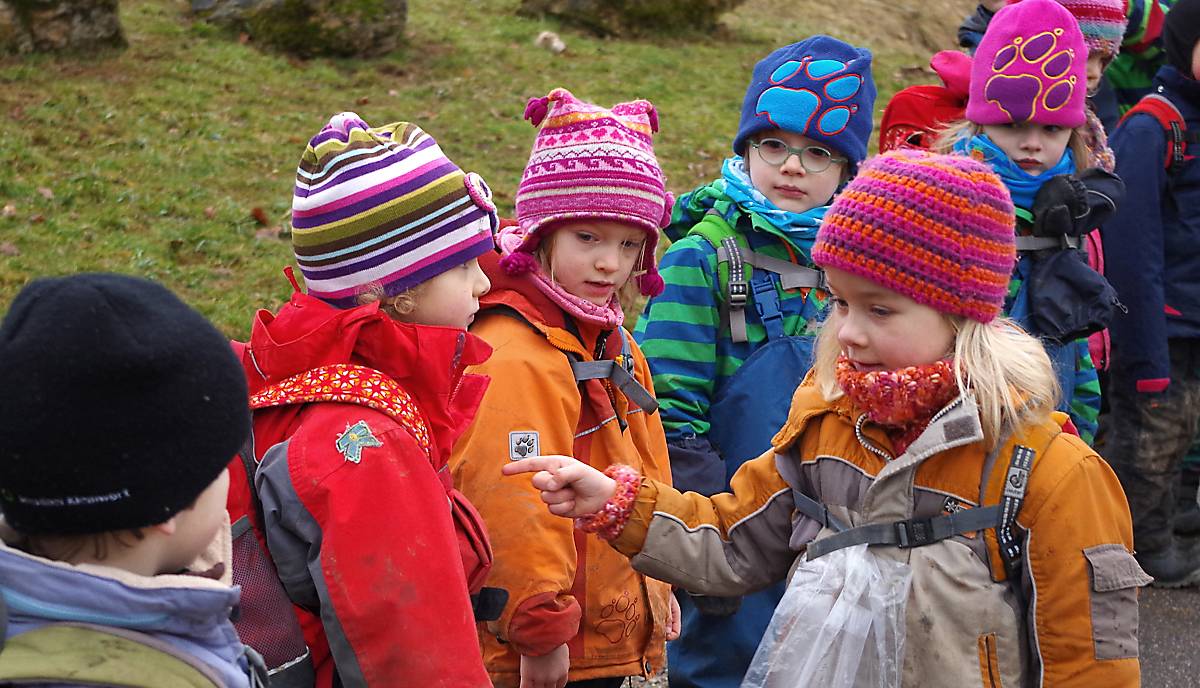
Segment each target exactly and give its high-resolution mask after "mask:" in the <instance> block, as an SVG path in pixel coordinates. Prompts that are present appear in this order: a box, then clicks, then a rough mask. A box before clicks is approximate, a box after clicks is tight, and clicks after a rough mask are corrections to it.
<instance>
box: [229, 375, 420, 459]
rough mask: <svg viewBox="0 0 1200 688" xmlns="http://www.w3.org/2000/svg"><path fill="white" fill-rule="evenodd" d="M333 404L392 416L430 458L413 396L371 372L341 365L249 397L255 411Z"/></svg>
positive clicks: (288, 380) (274, 386) (285, 382)
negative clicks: (276, 407) (342, 404)
mask: <svg viewBox="0 0 1200 688" xmlns="http://www.w3.org/2000/svg"><path fill="white" fill-rule="evenodd" d="M317 401H334V402H342V403H347V404H358V405H359V406H367V407H370V408H373V409H375V410H376V411H379V412H381V413H386V414H387V415H389V416H391V417H392V418H393V419H394V420H395V421H396V422H397V423H400V424H401V425H402V426H404V428H405V429H406V430H408V432H409V434H411V435H412V436H413V438H414V439H415V440H416V441H417V444H418V445H419V446H420V447H421V451H423V452H425V455H426V456H429V455H430V441H429V428H428V427H427V426H426V425H425V421H424V419H422V418H421V413H420V412H419V411H418V410H417V405H416V402H414V401H413V398H412V396H410V395H409V393H408V392H406V391H404V388H403V387H401V386H400V385H399V383H397V382H396V381H395V380H393V379H391V378H389V377H387V376H385V375H384V374H383V373H381V372H379V371H378V370H374V369H372V368H366V367H363V366H357V365H351V364H349V363H338V364H335V365H328V366H322V367H320V368H313V369H312V370H307V371H305V372H303V373H300V374H299V375H293V376H292V377H290V378H288V379H286V380H284V381H283V382H280V383H279V384H277V385H273V386H271V387H268V388H267V389H264V390H262V391H261V392H259V393H257V394H255V395H253V396H252V397H250V407H251V408H254V409H260V408H269V407H271V406H286V405H288V404H307V403H312V402H317Z"/></svg>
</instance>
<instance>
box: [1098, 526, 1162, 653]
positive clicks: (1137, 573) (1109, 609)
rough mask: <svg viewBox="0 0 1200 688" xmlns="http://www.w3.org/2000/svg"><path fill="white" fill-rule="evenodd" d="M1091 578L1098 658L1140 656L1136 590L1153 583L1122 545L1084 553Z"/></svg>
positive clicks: (1106, 546)
mask: <svg viewBox="0 0 1200 688" xmlns="http://www.w3.org/2000/svg"><path fill="white" fill-rule="evenodd" d="M1083 556H1085V557H1087V560H1088V565H1089V569H1090V572H1089V573H1090V576H1091V583H1092V584H1091V588H1090V590H1089V595H1090V598H1091V615H1092V643H1093V644H1094V645H1095V650H1096V659H1127V658H1136V657H1137V656H1138V637H1137V631H1138V603H1137V589H1138V588H1139V587H1141V586H1143V585H1147V584H1148V583H1150V581H1151V580H1153V579H1152V578H1151V577H1150V576H1148V575H1146V572H1145V571H1143V570H1142V567H1141V566H1139V565H1138V563H1137V560H1136V559H1134V557H1133V554H1132V553H1130V552H1129V550H1127V549H1125V547H1124V546H1123V545H1116V544H1112V545H1097V546H1095V547H1089V548H1087V549H1085V550H1083Z"/></svg>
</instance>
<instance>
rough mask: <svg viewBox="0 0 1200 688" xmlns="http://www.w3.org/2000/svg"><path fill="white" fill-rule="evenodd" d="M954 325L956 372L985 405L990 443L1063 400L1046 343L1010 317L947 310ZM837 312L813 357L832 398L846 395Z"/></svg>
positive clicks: (985, 427)
mask: <svg viewBox="0 0 1200 688" xmlns="http://www.w3.org/2000/svg"><path fill="white" fill-rule="evenodd" d="M943 317H945V318H946V320H947V322H948V323H949V324H950V326H951V327H953V328H954V333H955V335H954V354H953V355H954V363H955V365H954V377H955V381H956V382H957V383H958V388H959V389H960V390H963V391H964V392H970V393H971V395H972V396H973V397H974V398H975V403H976V404H977V405H978V406H979V422H980V425H982V426H983V435H984V440H985V441H986V442H987V444H988V445H989V446H990V445H992V444H994V443H995V442H997V441H998V440H999V438H1000V437H1001V436H1002V434H1003V433H1004V431H1005V430H1010V431H1012V432H1014V433H1018V434H1019V433H1020V432H1021V431H1022V430H1023V429H1025V428H1026V427H1028V426H1030V425H1033V424H1036V423H1039V422H1041V421H1043V420H1044V419H1045V418H1046V417H1047V416H1048V415H1049V414H1050V412H1051V411H1053V410H1054V408H1055V406H1057V404H1058V399H1059V388H1058V378H1057V377H1056V376H1055V374H1054V367H1053V365H1052V364H1051V363H1050V357H1049V356H1047V355H1046V350H1045V348H1043V347H1042V344H1041V342H1039V341H1038V340H1037V339H1034V338H1033V337H1031V336H1030V335H1028V334H1026V332H1025V331H1024V330H1022V329H1021V328H1020V326H1018V325H1017V324H1016V323H1015V322H1013V321H1011V320H1009V319H1008V318H996V319H995V320H993V321H992V322H990V323H981V322H979V321H977V320H971V319H968V318H964V317H962V316H960V315H944V316H943ZM837 320H838V315H837V313H836V312H834V313H831V314H830V315H829V317H828V318H826V320H825V322H824V323H823V324H822V325H821V332H820V334H819V335H818V336H817V349H816V353H815V355H814V358H813V375H814V379H815V382H816V384H817V388H818V389H820V390H821V394H822V396H824V398H825V400H826V401H833V400H835V399H838V398H840V397H841V396H842V394H843V393H842V389H841V387H839V386H838V383H837V371H836V364H837V359H838V356H839V354H841V345H840V344H839V343H838V341H837Z"/></svg>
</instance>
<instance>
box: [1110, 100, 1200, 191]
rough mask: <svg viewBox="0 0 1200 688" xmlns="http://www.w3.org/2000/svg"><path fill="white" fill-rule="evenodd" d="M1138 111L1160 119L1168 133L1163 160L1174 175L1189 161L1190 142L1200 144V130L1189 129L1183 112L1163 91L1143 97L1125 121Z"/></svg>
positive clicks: (1161, 124)
mask: <svg viewBox="0 0 1200 688" xmlns="http://www.w3.org/2000/svg"><path fill="white" fill-rule="evenodd" d="M1136 113H1142V114H1147V115H1150V116H1151V117H1153V118H1154V119H1156V120H1158V123H1159V125H1160V126H1162V128H1163V131H1164V132H1166V135H1167V153H1166V159H1165V160H1164V161H1163V166H1164V167H1165V168H1166V170H1167V174H1169V175H1170V176H1172V177H1174V176H1175V175H1176V174H1179V171H1180V170H1181V169H1183V164H1184V162H1186V161H1187V159H1188V157H1189V156H1188V155H1187V146H1188V144H1189V143H1196V144H1200V132H1197V131H1188V130H1187V122H1186V121H1184V119H1183V113H1181V112H1180V111H1179V108H1177V107H1175V104H1174V103H1172V102H1171V100H1170V99H1169V98H1167V97H1166V96H1164V95H1162V94H1161V93H1149V94H1146V95H1145V96H1143V97H1142V99H1141V100H1139V101H1138V102H1137V104H1136V105H1134V106H1133V107H1132V108H1130V109H1129V111H1128V112H1126V113H1125V115H1124V116H1123V117H1121V121H1122V122H1124V121H1125V120H1126V119H1128V118H1129V117H1130V116H1131V115H1134V114H1136Z"/></svg>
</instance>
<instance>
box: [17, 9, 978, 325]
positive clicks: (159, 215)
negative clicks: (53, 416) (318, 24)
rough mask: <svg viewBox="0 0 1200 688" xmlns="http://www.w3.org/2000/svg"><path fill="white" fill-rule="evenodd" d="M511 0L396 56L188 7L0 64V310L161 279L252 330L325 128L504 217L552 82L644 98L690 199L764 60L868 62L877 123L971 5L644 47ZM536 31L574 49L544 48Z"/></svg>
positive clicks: (727, 25) (422, 12) (423, 31)
mask: <svg viewBox="0 0 1200 688" xmlns="http://www.w3.org/2000/svg"><path fill="white" fill-rule="evenodd" d="M516 5H517V2H516V0H488V1H485V2H473V3H462V2H456V1H453V0H412V1H411V2H409V26H408V31H407V33H408V42H407V45H406V47H405V48H404V49H403V50H401V51H399V52H397V53H395V54H393V55H390V56H388V57H385V58H381V59H375V60H357V61H356V60H312V61H307V62H301V61H297V60H293V59H289V58H287V57H285V56H282V55H278V54H271V53H267V52H262V51H259V50H257V49H255V47H253V45H247V44H244V43H241V42H239V41H237V40H234V39H233V38H231V37H230V36H227V35H225V34H223V33H221V32H218V31H216V30H214V29H212V28H211V27H208V26H207V25H204V24H198V23H193V22H192V21H191V20H190V18H189V17H188V15H187V7H186V3H182V2H169V1H167V0H126V2H123V3H122V5H121V13H122V22H123V24H124V27H125V31H126V34H127V37H128V39H129V44H130V47H129V49H128V50H126V51H123V52H119V53H112V54H108V55H100V56H85V57H50V56H34V57H28V58H23V59H16V58H13V59H8V60H5V61H0V123H2V128H0V160H3V161H4V163H3V169H2V170H0V304H3V305H0V311H3V310H6V309H7V304H8V302H9V301H11V299H12V297H13V296H14V295H15V294H16V292H17V291H18V290H19V289H20V287H21V286H22V285H23V284H25V283H26V282H27V281H29V280H30V279H32V278H34V277H37V276H41V275H61V274H67V273H72V272H78V271H86V270H111V271H117V272H126V273H133V274H138V275H143V276H147V277H151V278H153V279H157V280H160V281H162V282H164V283H165V284H167V285H168V286H169V287H171V288H172V289H174V290H176V291H177V292H178V293H180V294H181V295H182V296H183V297H184V298H185V299H186V300H187V301H188V302H190V303H192V304H193V305H195V306H196V307H198V308H199V309H200V310H201V311H203V312H204V313H205V314H206V315H208V316H209V317H211V318H212V319H213V320H214V321H215V322H216V323H217V324H218V325H219V326H220V327H221V328H222V329H223V330H224V331H225V332H227V333H228V334H229V335H231V336H245V334H246V333H247V329H248V326H249V319H250V318H249V316H250V314H251V313H252V312H253V310H254V309H255V308H259V307H274V306H275V305H276V304H277V303H279V302H280V301H282V300H283V299H285V298H286V297H287V294H288V292H289V289H290V287H289V286H288V284H287V282H286V281H285V280H284V278H283V276H282V275H281V273H280V270H281V268H282V267H283V266H284V265H287V264H290V263H291V251H290V245H289V243H288V241H287V239H286V238H280V237H279V235H278V231H277V229H278V226H279V225H280V224H281V223H283V222H284V221H285V218H286V214H287V210H288V208H289V206H290V201H291V199H290V193H291V188H292V179H293V174H294V170H295V164H296V161H297V160H298V159H299V156H300V153H301V152H302V151H303V148H304V144H305V143H306V141H307V140H308V138H309V137H310V136H311V135H312V134H314V133H316V131H317V130H318V129H319V128H320V127H321V126H322V124H323V123H324V121H325V119H326V118H327V117H328V116H329V115H331V114H333V113H335V112H338V111H341V110H355V111H357V112H358V113H359V114H361V115H362V116H363V117H364V119H366V120H367V121H368V122H372V123H384V122H388V121H394V120H399V119H407V120H410V121H414V122H417V123H418V124H420V125H421V126H422V127H424V128H425V129H427V130H428V131H429V132H430V133H432V134H433V135H434V136H435V137H436V138H437V139H438V141H439V142H440V143H441V145H442V147H443V148H444V149H445V150H446V152H447V154H448V155H449V156H450V157H451V158H452V159H453V160H455V161H456V162H457V163H459V165H460V166H462V167H463V168H464V169H467V170H474V171H477V172H479V173H480V174H482V175H483V176H484V178H485V179H487V180H488V181H489V183H490V184H491V185H492V188H493V189H494V190H495V191H496V194H497V200H498V203H499V205H500V207H501V209H502V211H504V212H511V209H512V196H513V192H514V191H515V187H516V182H517V180H518V179H519V177H520V172H521V169H522V167H523V165H524V162H525V157H526V155H527V152H528V147H529V144H530V142H531V141H532V136H533V133H534V130H533V128H532V127H531V126H530V125H529V124H528V123H526V122H524V121H522V119H521V114H522V112H523V110H524V104H525V100H526V98H527V97H529V96H539V95H544V94H545V93H546V92H547V91H549V90H550V89H551V88H553V87H555V86H560V85H561V86H565V87H567V88H569V89H571V90H572V91H573V92H574V93H576V94H577V95H579V96H580V97H583V98H585V99H588V100H593V101H595V102H599V103H604V104H611V103H613V102H616V101H618V100H627V99H631V98H635V97H644V98H649V99H651V100H652V101H653V102H654V103H655V104H656V105H657V106H658V108H659V113H660V119H661V123H662V131H661V133H660V134H659V136H658V138H657V150H658V155H659V159H660V160H661V161H662V164H663V167H664V168H665V170H666V172H667V176H668V181H669V184H670V186H671V187H672V189H673V190H675V191H676V192H680V191H685V190H687V189H689V188H691V187H692V186H694V185H695V184H697V183H700V182H704V181H706V180H708V179H709V178H711V177H713V176H714V175H715V174H716V173H717V171H718V169H719V166H720V162H721V160H722V158H723V157H724V156H725V155H727V150H728V145H729V141H730V139H731V137H732V134H733V132H734V130H735V128H736V125H737V119H738V113H739V109H740V106H741V98H742V95H743V89H744V88H745V82H746V80H747V78H748V76H749V72H750V68H751V67H752V66H753V64H754V62H755V61H756V60H758V59H759V58H761V57H762V56H763V55H765V54H766V53H767V52H769V51H770V50H772V49H773V48H775V47H777V46H779V45H782V44H785V43H788V42H791V41H794V40H797V39H799V38H801V37H803V36H806V35H809V34H812V33H829V34H832V35H835V36H838V37H840V38H843V39H846V40H850V41H854V42H859V43H860V44H863V45H866V46H868V47H870V48H871V49H872V50H873V51H874V52H875V54H876V67H875V77H876V80H877V82H878V85H879V90H880V100H879V107H878V108H877V112H876V116H877V117H878V111H879V110H882V106H883V104H884V103H886V99H887V98H888V97H890V96H891V94H892V93H893V92H895V90H896V89H898V88H901V87H903V86H905V85H907V84H908V83H916V82H926V81H929V80H930V76H928V75H927V74H924V73H922V72H921V70H920V69H919V67H920V66H922V65H923V64H924V63H925V61H926V60H927V58H928V55H929V54H931V53H932V52H933V51H934V50H936V49H940V48H944V47H950V46H951V45H952V42H953V27H954V26H956V25H957V23H958V21H959V20H960V19H961V18H962V17H963V16H965V14H966V13H967V12H969V11H970V9H971V7H972V5H973V3H972V2H970V0H926V1H924V2H915V1H914V0H899V2H885V1H883V0H848V1H847V2H844V3H841V4H840V5H834V4H827V5H820V6H818V5H815V4H813V6H811V7H800V6H798V5H799V3H795V2H783V1H777V0H750V1H749V2H746V3H745V4H744V5H742V6H741V7H740V8H739V9H738V10H736V11H735V12H733V13H731V14H729V15H727V16H726V17H725V18H724V20H723V25H722V27H721V28H720V30H718V31H717V32H716V34H715V35H703V36H701V35H692V36H682V37H680V36H674V37H666V38H662V39H658V40H643V41H615V40H603V39H597V38H593V37H591V36H588V35H585V34H582V33H578V32H574V31H572V30H569V29H563V28H561V27H559V26H557V25H555V24H553V23H551V22H548V21H540V20H536V19H526V18H520V17H517V16H516V15H515V13H514V10H515V8H516ZM546 29H550V30H555V31H558V32H559V33H560V35H561V36H562V37H563V39H564V40H565V41H566V43H567V46H568V49H567V52H565V53H564V54H562V55H558V56H555V55H551V54H550V53H548V52H546V51H544V50H541V49H539V48H536V47H534V46H533V45H532V40H533V38H534V37H535V36H536V35H537V34H538V33H539V32H540V31H543V30H546ZM255 209H258V212H257V214H258V215H260V216H261V217H264V218H265V219H266V221H267V224H266V225H262V224H260V223H259V222H257V221H256V220H255V219H254V217H253V216H252V215H253V214H255ZM64 317H69V314H64Z"/></svg>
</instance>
